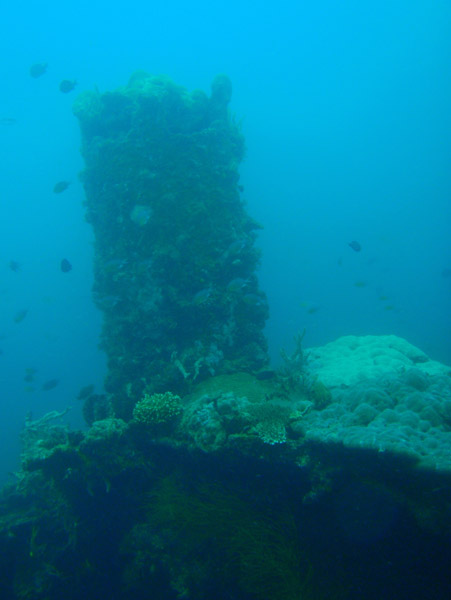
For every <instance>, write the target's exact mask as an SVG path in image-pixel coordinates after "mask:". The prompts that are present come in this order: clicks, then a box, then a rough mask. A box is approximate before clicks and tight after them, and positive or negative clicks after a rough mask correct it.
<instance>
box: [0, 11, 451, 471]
mask: <svg viewBox="0 0 451 600" xmlns="http://www.w3.org/2000/svg"><path fill="white" fill-rule="evenodd" d="M118 4H119V3H110V2H105V1H98V0H97V1H96V0H93V1H90V2H85V1H78V2H72V1H69V2H66V3H61V2H46V1H43V2H31V1H29V2H17V3H15V4H12V3H11V4H9V5H8V6H7V7H4V8H3V9H2V36H0V51H1V56H2V61H1V62H0V81H1V90H2V93H1V94H0V119H1V122H0V153H1V154H0V160H1V168H0V234H1V235H0V337H1V339H0V349H1V351H2V353H1V355H0V394H1V396H0V402H1V404H0V408H1V413H0V414H1V420H0V479H3V478H4V476H5V474H6V472H7V471H9V470H12V469H14V468H15V466H16V460H17V455H18V452H19V443H18V437H19V432H20V429H21V426H22V423H23V420H24V418H25V415H26V413H27V412H28V411H32V414H33V417H34V418H38V417H40V416H42V415H43V414H45V413H46V412H47V411H49V410H52V409H59V410H61V409H63V408H65V407H67V406H72V407H73V409H72V411H71V413H70V421H71V423H72V424H73V426H81V425H82V418H81V407H80V404H79V403H78V402H77V401H76V400H75V397H76V395H77V393H78V391H79V389H80V388H81V387H82V386H84V385H86V384H89V383H95V384H96V385H97V390H98V391H100V389H101V385H102V379H103V375H104V372H105V359H104V356H103V355H102V354H101V353H100V352H99V351H98V349H97V342H98V337H99V331H100V324H101V315H100V314H99V312H98V311H97V310H96V309H95V308H94V306H93V303H92V300H91V285H92V269H91V262H92V242H93V239H92V233H91V230H90V227H89V226H88V225H87V224H86V223H84V220H83V207H82V201H83V189H82V186H81V185H80V183H79V182H78V179H77V173H78V172H79V171H80V170H81V169H82V166H83V164H82V160H81V157H80V154H79V146H80V138H79V131H78V124H77V122H76V120H75V118H74V117H73V116H72V113H71V104H72V102H73V100H74V98H75V95H76V93H78V92H80V91H82V90H85V89H93V87H94V86H97V87H98V89H99V90H100V91H101V92H103V91H106V90H109V89H114V88H116V87H118V86H121V85H124V84H126V82H127V80H128V78H129V76H130V74H131V73H132V72H133V71H134V70H136V69H144V70H146V71H148V72H150V73H155V74H159V73H165V74H167V75H169V76H170V77H171V78H172V79H173V80H174V81H175V82H176V83H178V84H181V85H184V86H186V87H187V88H188V89H190V90H192V89H195V88H202V89H204V90H205V91H207V92H208V91H209V86H210V83H211V81H212V79H213V77H214V76H215V75H216V74H217V73H220V72H225V73H227V74H228V75H229V76H230V77H231V79H232V82H233V85H234V96H233V102H232V110H233V112H235V113H236V115H237V117H238V118H240V119H242V122H243V131H244V134H245V136H246V140H247V148H248V153H247V158H246V161H245V163H244V164H243V166H242V183H243V185H244V186H245V196H246V199H247V203H248V211H249V213H250V214H251V215H252V216H253V217H255V218H256V219H257V220H259V221H260V222H261V223H262V225H263V226H264V230H263V232H262V233H261V236H260V240H259V245H260V247H261V248H262V250H263V260H262V266H261V274H260V276H261V284H262V287H263V289H264V290H265V291H266V293H267V294H268V297H269V302H270V308H271V319H270V321H269V323H268V328H267V335H268V338H269V342H270V348H271V355H272V357H273V360H274V362H277V361H278V360H279V350H280V347H285V348H286V349H287V350H290V349H291V348H292V340H293V336H294V335H295V334H296V333H297V332H299V331H302V330H303V329H304V328H306V336H305V343H306V345H309V346H311V345H320V344H324V343H326V342H328V341H330V340H332V339H334V338H336V337H338V336H341V335H345V334H356V335H364V334H386V333H394V334H396V335H400V336H402V337H405V338H407V339H408V340H409V341H410V342H412V343H413V344H415V345H417V346H419V347H420V348H421V349H422V350H424V351H425V352H427V353H428V354H429V355H430V356H431V357H433V358H435V359H438V360H441V361H442V362H445V363H448V364H451V344H450V339H451V310H450V306H451V271H450V269H451V242H450V238H451V236H450V231H451V227H450V226H451V194H450V191H451V177H450V154H451V153H450V146H451V142H450V140H451V121H450V113H449V105H450V99H451V98H450V96H451V94H450V91H451V83H450V73H451V64H450V63H451V60H450V59H451V55H450V39H451V35H450V33H451V5H450V3H449V2H448V1H445V0H444V1H435V0H432V1H431V0H429V1H426V0H424V1H412V0H409V1H396V0H390V1H387V0H386V1H384V0H383V1H381V2H377V3H369V2H361V1H358V0H352V1H348V2H333V1H332V0H329V1H325V0H324V1H321V0H319V1H318V2H314V3H313V2H309V3H307V2H286V1H284V0H282V1H280V2H277V3H273V4H272V3H269V2H268V3H261V2H246V1H243V0H241V1H239V2H238V1H236V0H234V1H229V2H221V3H219V2H218V3H215V2H206V1H196V0H191V1H190V2H179V1H178V2H168V3H164V5H163V3H162V5H161V6H160V5H156V4H155V3H149V2H142V3H140V2H136V1H133V0H131V1H130V2H127V3H125V2H124V3H120V5H118ZM35 62H47V63H48V70H47V72H46V74H45V75H43V76H42V77H41V78H39V79H33V78H31V77H30V75H29V67H30V66H31V65H32V64H33V63H35ZM62 79H76V80H77V81H78V85H77V87H76V90H75V91H74V92H72V93H70V94H67V95H65V94H62V93H61V92H60V91H59V89H58V85H59V82H60V81H61V80H62ZM10 119H14V120H15V122H14V123H11V122H10ZM60 180H68V181H70V182H71V185H70V187H69V189H68V190H67V191H66V192H64V193H63V194H60V195H56V194H54V193H53V186H54V185H55V183H56V182H57V181H60ZM354 239H355V240H358V241H359V242H360V244H361V245H362V251H361V252H359V253H356V252H354V251H353V250H352V249H351V248H350V247H349V246H348V243H349V242H350V241H352V240H354ZM62 258H67V259H68V260H70V262H71V263H72V264H73V270H72V271H71V272H70V273H62V272H61V271H60V268H59V265H60V261H61V259H62ZM11 260H15V261H17V262H19V263H20V265H21V270H20V271H19V272H17V273H15V272H13V271H12V270H11V269H10V268H9V266H8V265H9V262H10V261H11ZM356 284H357V285H356ZM381 297H382V298H384V299H381ZM22 309H27V310H28V313H27V315H26V317H25V319H24V320H23V321H22V322H21V323H15V322H14V317H15V315H16V314H17V313H18V311H20V310H22ZM30 367H32V368H35V369H36V370H37V372H36V381H35V383H34V386H35V387H36V391H34V392H31V391H26V386H27V383H26V382H24V380H23V378H24V375H25V369H26V368H30ZM53 378H58V379H59V380H60V382H59V385H58V386H57V387H56V388H55V389H53V390H50V391H47V392H43V391H41V390H40V386H41V385H42V383H43V382H45V381H46V380H49V379H53Z"/></svg>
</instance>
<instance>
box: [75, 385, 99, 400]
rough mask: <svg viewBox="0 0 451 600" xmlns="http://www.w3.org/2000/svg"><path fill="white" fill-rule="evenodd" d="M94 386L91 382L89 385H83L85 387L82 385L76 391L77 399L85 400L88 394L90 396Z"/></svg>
mask: <svg viewBox="0 0 451 600" xmlns="http://www.w3.org/2000/svg"><path fill="white" fill-rule="evenodd" d="M94 387H95V386H94V385H93V384H92V383H91V384H90V385H85V387H82V388H81V390H80V391H79V392H78V396H77V400H85V399H86V398H89V396H92V393H93V391H94Z"/></svg>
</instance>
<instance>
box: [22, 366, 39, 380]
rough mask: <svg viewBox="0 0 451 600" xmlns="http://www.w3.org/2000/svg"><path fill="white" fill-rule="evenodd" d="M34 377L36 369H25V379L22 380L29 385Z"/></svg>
mask: <svg viewBox="0 0 451 600" xmlns="http://www.w3.org/2000/svg"><path fill="white" fill-rule="evenodd" d="M35 375H36V369H34V368H33V367H27V368H26V369H25V377H24V378H23V380H24V381H26V382H27V383H31V382H32V381H34V376H35Z"/></svg>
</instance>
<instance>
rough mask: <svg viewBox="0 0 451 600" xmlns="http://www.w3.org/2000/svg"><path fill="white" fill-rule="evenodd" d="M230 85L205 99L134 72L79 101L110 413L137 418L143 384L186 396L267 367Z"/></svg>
mask: <svg viewBox="0 0 451 600" xmlns="http://www.w3.org/2000/svg"><path fill="white" fill-rule="evenodd" d="M231 93H232V88H231V83H230V81H229V79H228V78H227V77H226V76H225V75H219V76H217V77H216V78H215V79H214V81H213V83H212V88H211V94H210V96H209V97H208V96H207V95H206V94H205V93H204V92H202V91H199V90H196V91H194V92H192V93H188V92H187V91H186V90H185V89H184V88H182V87H179V86H177V85H175V84H174V83H173V82H172V81H171V80H169V79H168V78H166V77H162V76H158V77H155V76H150V75H148V74H146V73H143V72H138V73H135V74H134V75H133V76H132V77H131V79H130V81H129V83H128V85H127V86H125V87H123V88H120V89H118V90H116V91H114V92H107V93H103V94H100V93H99V92H97V91H93V92H85V93H83V94H81V95H80V96H79V97H78V98H77V99H76V101H75V104H74V113H75V115H76V116H77V118H78V119H79V122H80V128H81V132H82V154H83V157H84V160H85V169H84V171H83V173H82V176H81V177H82V181H83V185H84V188H85V193H86V219H87V221H88V222H89V223H91V225H92V227H93V230H94V235H95V259H94V275H95V283H94V298H95V302H96V304H97V306H98V307H99V308H100V309H101V310H102V311H103V315H104V323H103V330H102V348H103V349H104V350H105V352H106V354H107V357H108V374H107V378H106V389H107V391H108V392H109V393H111V394H112V396H113V403H114V411H115V414H116V415H117V416H121V417H123V418H126V419H128V418H130V417H131V411H132V409H133V406H134V404H135V403H136V401H137V400H138V399H140V398H141V397H142V394H143V390H144V388H145V389H146V391H148V392H149V393H152V392H166V391H168V390H170V391H173V392H175V393H186V392H187V391H189V389H190V387H191V385H192V384H193V383H198V382H199V381H201V380H202V379H205V378H208V377H210V376H211V375H217V374H221V373H231V372H237V371H247V372H255V371H257V370H259V369H261V368H262V367H263V366H264V365H265V364H266V363H267V348H266V341H265V338H264V335H263V327H264V324H265V320H266V318H267V316H268V308H267V301H266V297H265V295H264V293H263V292H262V291H261V290H260V288H259V285H258V281H257V277H256V269H257V266H258V263H259V251H258V249H257V248H256V247H255V240H256V230H257V229H258V228H259V225H258V224H257V223H256V222H255V221H254V220H253V219H252V218H250V216H249V215H248V214H247V212H246V209H245V206H244V202H243V198H242V192H243V190H242V187H241V186H240V184H239V171H238V167H239V164H240V162H241V161H242V159H243V156H244V139H243V136H242V134H241V131H240V127H239V125H238V124H237V123H236V122H235V120H234V119H233V118H232V117H231V115H230V112H229V109H228V104H229V102H230V99H231Z"/></svg>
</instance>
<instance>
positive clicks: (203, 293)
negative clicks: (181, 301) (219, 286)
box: [193, 287, 212, 306]
mask: <svg viewBox="0 0 451 600" xmlns="http://www.w3.org/2000/svg"><path fill="white" fill-rule="evenodd" d="M211 292H212V288H211V287H208V288H204V289H202V290H200V292H197V294H195V295H194V298H193V304H195V305H196V306H199V305H200V304H204V303H205V302H208V300H209V299H210V296H211Z"/></svg>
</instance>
